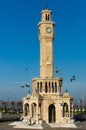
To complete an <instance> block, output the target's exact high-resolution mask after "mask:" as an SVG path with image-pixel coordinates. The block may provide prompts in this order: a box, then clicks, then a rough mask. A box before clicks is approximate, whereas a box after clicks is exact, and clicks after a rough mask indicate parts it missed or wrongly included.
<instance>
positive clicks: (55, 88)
mask: <svg viewBox="0 0 86 130" xmlns="http://www.w3.org/2000/svg"><path fill="white" fill-rule="evenodd" d="M55 93H57V83H56V82H55Z"/></svg>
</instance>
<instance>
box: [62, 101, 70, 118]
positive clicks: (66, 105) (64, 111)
mask: <svg viewBox="0 0 86 130" xmlns="http://www.w3.org/2000/svg"><path fill="white" fill-rule="evenodd" d="M68 112H69V110H68V104H67V103H64V106H63V117H65V116H66V114H67V113H68Z"/></svg>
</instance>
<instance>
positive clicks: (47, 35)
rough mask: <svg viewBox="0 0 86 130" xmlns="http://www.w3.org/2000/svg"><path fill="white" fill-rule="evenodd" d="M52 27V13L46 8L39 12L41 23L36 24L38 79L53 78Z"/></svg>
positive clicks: (53, 24)
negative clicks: (38, 55)
mask: <svg viewBox="0 0 86 130" xmlns="http://www.w3.org/2000/svg"><path fill="white" fill-rule="evenodd" d="M54 26H55V23H54V22H53V21H52V11H51V10H48V8H46V9H44V10H42V11H41V22H39V24H38V29H39V40H40V77H42V78H53V77H54V60H53V57H54V56H53V46H54V45H53V41H54Z"/></svg>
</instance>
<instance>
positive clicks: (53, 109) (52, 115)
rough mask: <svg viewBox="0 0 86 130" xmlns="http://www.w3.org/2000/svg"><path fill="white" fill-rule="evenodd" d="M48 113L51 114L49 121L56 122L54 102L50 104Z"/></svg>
mask: <svg viewBox="0 0 86 130" xmlns="http://www.w3.org/2000/svg"><path fill="white" fill-rule="evenodd" d="M48 114H49V122H50V123H51V122H53V123H54V122H55V115H56V113H55V106H54V104H51V105H50V106H49V109H48Z"/></svg>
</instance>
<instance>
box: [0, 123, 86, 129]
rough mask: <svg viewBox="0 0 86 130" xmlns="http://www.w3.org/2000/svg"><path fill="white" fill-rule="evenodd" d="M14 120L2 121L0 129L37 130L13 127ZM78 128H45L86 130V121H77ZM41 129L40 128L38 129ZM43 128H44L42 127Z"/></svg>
mask: <svg viewBox="0 0 86 130" xmlns="http://www.w3.org/2000/svg"><path fill="white" fill-rule="evenodd" d="M11 123H12V122H2V123H0V130H37V129H27V128H21V129H20V128H13V126H12V125H9V124H11ZM76 124H77V126H78V128H51V127H49V128H45V129H46V130H63V129H64V130H86V121H83V122H77V123H76ZM38 130H40V129H38ZM41 130H42V129H41Z"/></svg>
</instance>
